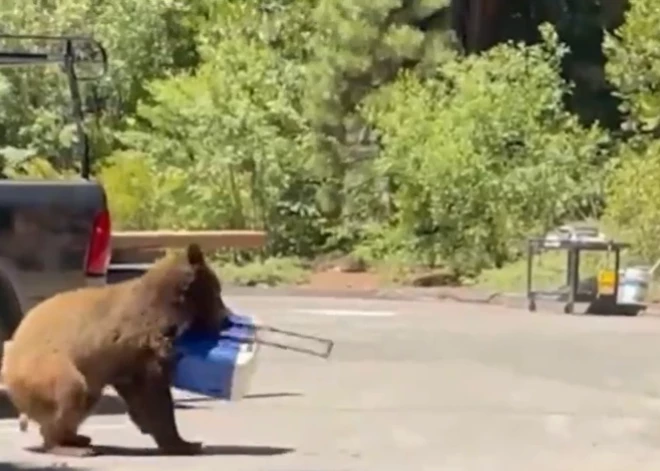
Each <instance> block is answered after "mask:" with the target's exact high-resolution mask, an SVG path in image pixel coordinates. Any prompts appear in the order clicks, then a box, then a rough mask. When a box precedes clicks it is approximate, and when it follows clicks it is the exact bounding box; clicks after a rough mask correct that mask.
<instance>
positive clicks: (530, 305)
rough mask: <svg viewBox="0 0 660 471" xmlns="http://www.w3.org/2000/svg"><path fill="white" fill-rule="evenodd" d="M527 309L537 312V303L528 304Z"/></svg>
mask: <svg viewBox="0 0 660 471" xmlns="http://www.w3.org/2000/svg"><path fill="white" fill-rule="evenodd" d="M527 309H528V310H529V311H530V312H534V311H536V302H535V301H530V302H529V303H528V304H527Z"/></svg>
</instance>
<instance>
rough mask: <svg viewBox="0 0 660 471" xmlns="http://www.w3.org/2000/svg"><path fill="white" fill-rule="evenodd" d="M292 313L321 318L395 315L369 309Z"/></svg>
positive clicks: (299, 311) (306, 310)
mask: <svg viewBox="0 0 660 471" xmlns="http://www.w3.org/2000/svg"><path fill="white" fill-rule="evenodd" d="M293 312H296V313H299V314H317V315H321V316H335V317H393V316H395V315H396V313H395V312H392V311H374V310H369V309H314V308H309V309H294V310H293Z"/></svg>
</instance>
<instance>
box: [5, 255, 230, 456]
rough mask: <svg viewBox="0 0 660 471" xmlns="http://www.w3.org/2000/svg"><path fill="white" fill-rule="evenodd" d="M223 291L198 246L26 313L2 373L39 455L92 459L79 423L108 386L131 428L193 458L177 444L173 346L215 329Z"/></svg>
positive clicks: (194, 449) (193, 446) (195, 446)
mask: <svg viewBox="0 0 660 471" xmlns="http://www.w3.org/2000/svg"><path fill="white" fill-rule="evenodd" d="M226 317H227V309H226V307H225V304H224V303H223V301H222V297H221V285H220V281H219V280H218V278H217V276H216V275H215V273H214V272H213V270H212V269H211V268H210V267H209V266H208V265H207V264H206V261H205V259H204V255H203V253H202V251H201V249H200V247H199V246H198V245H196V244H192V245H190V246H189V247H188V248H187V250H186V251H185V253H180V254H175V255H169V256H166V257H164V258H163V259H161V260H159V261H157V262H156V263H155V264H154V265H153V267H152V268H151V269H150V270H148V271H147V272H146V273H145V274H144V275H142V276H141V277H139V278H136V279H133V280H129V281H125V282H122V283H117V284H114V285H109V286H104V287H88V288H81V289H78V290H74V291H67V292H63V293H60V294H57V295H55V296H53V297H51V298H49V299H47V300H45V301H43V302H41V303H40V304H38V305H37V306H35V307H34V308H33V309H32V310H31V311H29V312H28V313H27V314H26V315H25V317H24V318H23V320H22V322H21V324H20V325H19V326H18V328H17V329H16V331H15V332H14V335H13V337H12V339H11V341H10V342H8V344H7V346H6V348H5V354H4V358H3V361H2V377H3V380H4V383H5V385H6V388H7V393H8V395H9V397H10V399H11V401H12V402H13V404H14V406H15V407H16V409H18V411H19V413H20V414H21V417H23V418H24V417H25V416H27V417H29V419H30V420H33V421H34V422H36V423H37V424H39V426H40V433H41V436H42V438H43V442H44V443H43V445H44V450H45V451H47V452H50V453H53V454H60V455H69V456H90V455H93V454H95V453H94V449H93V448H92V446H91V439H90V438H89V437H86V436H83V435H79V434H78V428H79V426H80V424H81V423H82V422H83V421H84V420H85V419H86V418H87V416H88V415H89V414H90V413H91V411H92V409H93V407H94V406H95V404H96V403H97V402H98V401H99V399H100V397H101V394H102V390H103V388H104V387H106V386H112V387H114V388H115V390H116V391H117V393H118V394H119V395H120V396H121V397H122V399H123V400H124V402H125V403H126V406H127V409H128V414H129V416H130V418H131V420H132V421H133V422H134V423H135V424H136V426H137V427H138V428H139V429H140V430H141V431H142V432H143V433H146V434H150V435H151V436H152V437H153V439H154V441H155V442H156V445H157V446H158V448H159V449H160V450H161V451H162V452H163V453H165V454H196V453H199V452H201V448H202V446H201V443H193V442H187V441H185V440H183V438H181V436H180V435H179V432H178V430H177V426H176V422H175V418H174V404H173V400H172V395H171V390H170V379H171V369H172V367H173V351H172V350H173V347H172V342H173V340H174V337H175V336H176V335H177V333H179V332H181V330H182V329H185V328H187V327H191V326H193V325H194V326H196V328H207V329H218V328H219V327H220V326H221V324H222V322H223V321H224V320H225V318H226Z"/></svg>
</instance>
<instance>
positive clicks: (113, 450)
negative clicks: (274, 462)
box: [0, 445, 295, 471]
mask: <svg viewBox="0 0 660 471" xmlns="http://www.w3.org/2000/svg"><path fill="white" fill-rule="evenodd" d="M26 450H28V451H32V452H34V453H43V450H42V449H41V448H40V447H29V448H26ZM94 451H96V452H97V453H98V455H101V456H135V457H139V456H164V455H163V454H162V453H161V452H159V451H158V449H157V448H155V447H153V448H129V447H123V446H103V445H96V446H94ZM293 451H295V449H293V448H284V447H273V446H258V445H254V446H253V445H207V446H205V447H204V448H203V450H202V454H201V455H198V456H204V455H206V456H277V455H284V454H287V453H291V452H293ZM191 458H194V456H191ZM22 469H25V470H26V471H30V470H31V469H35V471H36V470H38V469H42V468H20V467H18V468H7V470H8V471H9V470H11V471H14V470H16V471H20V470H22ZM43 469H44V470H45V469H55V468H43ZM65 469H66V468H65ZM0 471H4V468H0Z"/></svg>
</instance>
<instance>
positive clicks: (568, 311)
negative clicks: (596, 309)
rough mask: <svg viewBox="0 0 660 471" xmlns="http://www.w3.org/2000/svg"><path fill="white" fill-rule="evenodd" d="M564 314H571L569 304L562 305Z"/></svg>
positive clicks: (571, 307)
mask: <svg viewBox="0 0 660 471" xmlns="http://www.w3.org/2000/svg"><path fill="white" fill-rule="evenodd" d="M564 314H573V306H572V305H570V304H564Z"/></svg>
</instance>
